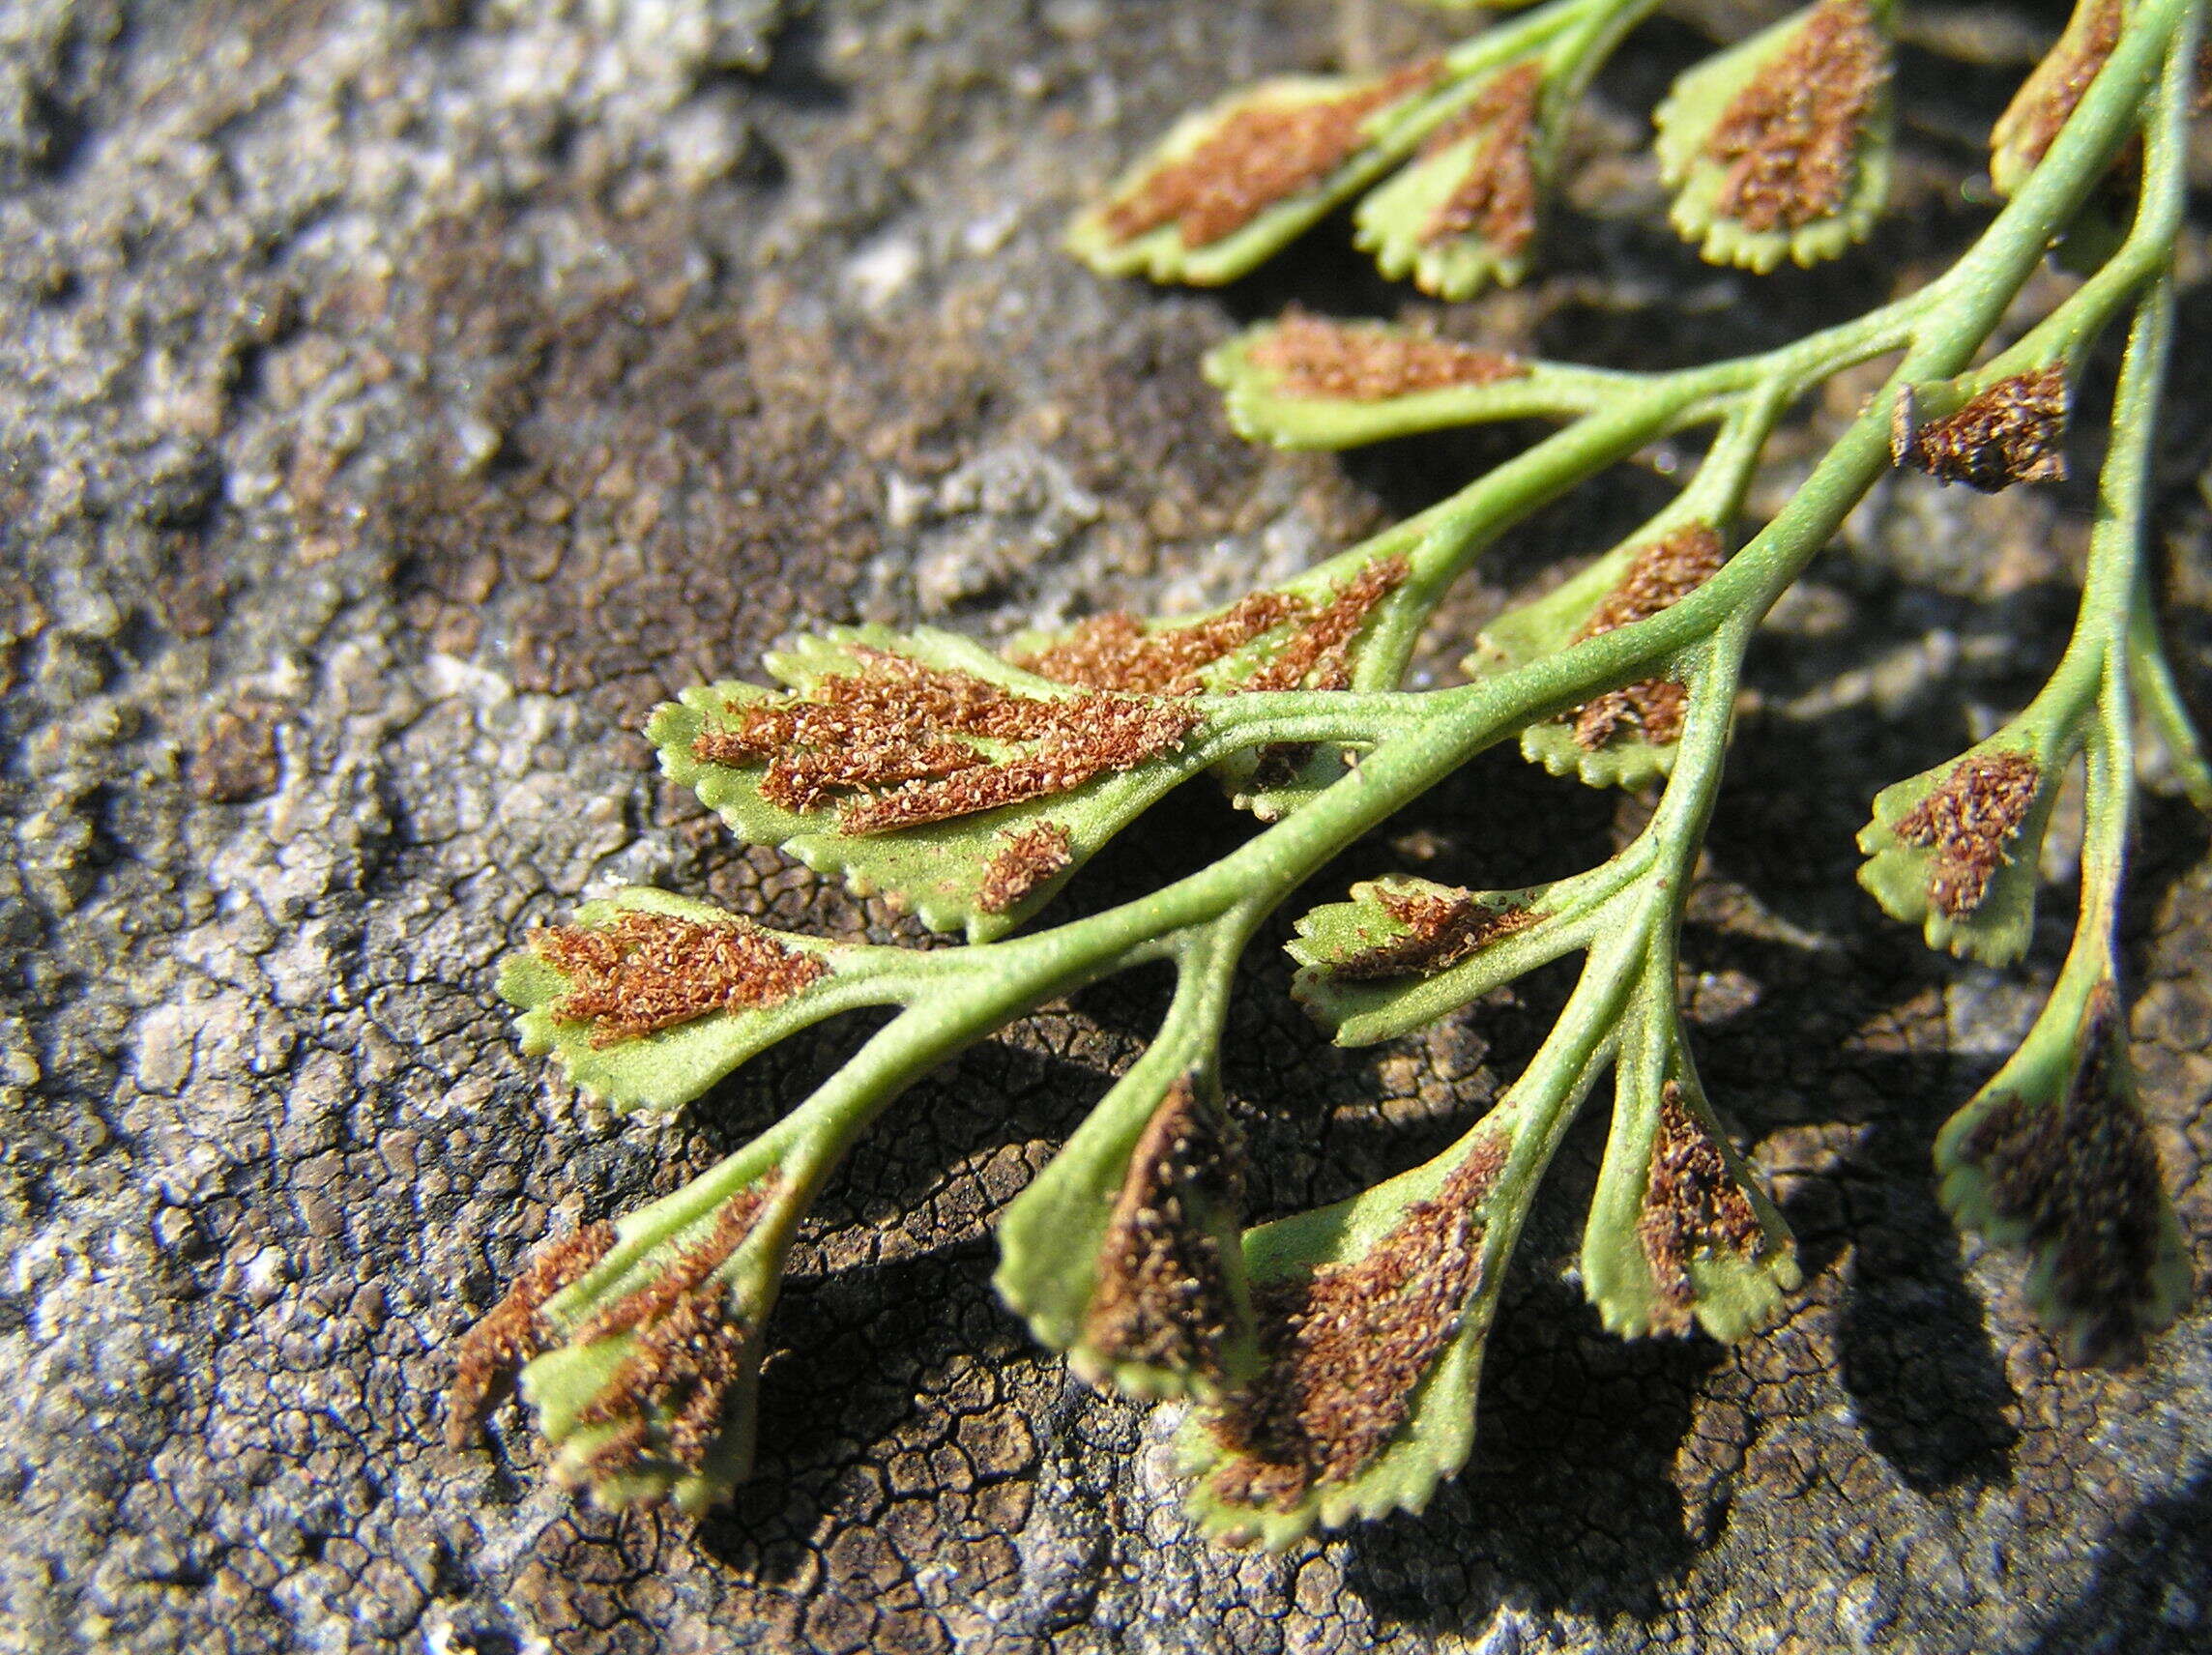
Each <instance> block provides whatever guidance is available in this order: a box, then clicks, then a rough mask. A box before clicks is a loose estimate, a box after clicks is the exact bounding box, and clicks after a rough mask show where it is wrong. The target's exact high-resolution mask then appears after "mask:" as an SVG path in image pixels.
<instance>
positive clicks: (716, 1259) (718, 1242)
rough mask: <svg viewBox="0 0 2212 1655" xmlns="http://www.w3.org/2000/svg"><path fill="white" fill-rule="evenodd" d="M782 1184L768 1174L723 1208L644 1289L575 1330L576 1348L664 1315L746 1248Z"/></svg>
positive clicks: (731, 1199) (726, 1203)
mask: <svg viewBox="0 0 2212 1655" xmlns="http://www.w3.org/2000/svg"><path fill="white" fill-rule="evenodd" d="M781 1181H782V1180H781V1178H780V1177H779V1176H776V1175H775V1174H772V1173H771V1174H770V1175H769V1176H766V1177H764V1178H762V1179H760V1180H759V1181H758V1182H757V1183H752V1184H748V1185H746V1186H745V1187H744V1188H743V1189H742V1190H740V1191H739V1192H738V1193H737V1194H736V1195H734V1196H732V1197H730V1199H729V1200H728V1201H725V1202H724V1203H722V1205H721V1206H720V1207H718V1208H717V1209H716V1210H715V1213H714V1219H713V1224H711V1225H710V1226H709V1227H708V1230H707V1233H706V1234H704V1235H702V1236H701V1237H700V1238H699V1239H698V1240H696V1241H694V1242H692V1243H691V1244H690V1245H689V1246H687V1247H684V1248H682V1249H680V1250H679V1251H677V1252H676V1253H675V1254H674V1255H673V1256H671V1257H670V1258H669V1260H668V1262H667V1263H664V1264H663V1265H661V1267H660V1268H659V1269H658V1271H656V1272H655V1275H654V1277H653V1279H652V1280H651V1281H649V1282H647V1283H646V1284H645V1286H643V1287H641V1288H639V1289H637V1290H636V1291H635V1292H628V1293H625V1294H624V1295H623V1296H622V1297H621V1298H619V1299H617V1300H615V1301H614V1302H613V1303H612V1304H610V1305H607V1306H606V1307H605V1308H603V1309H602V1310H600V1311H599V1312H597V1314H596V1315H594V1316H593V1317H592V1318H591V1319H590V1320H588V1321H585V1322H583V1323H582V1324H581V1325H579V1326H578V1327H577V1328H576V1331H575V1333H574V1335H573V1338H574V1339H575V1341H576V1343H578V1344H580V1345H589V1344H592V1343H593V1342H595V1341H596V1340H600V1339H605V1338H609V1337H611V1336H612V1335H614V1334H617V1333H622V1332H626V1331H627V1330H629V1329H631V1328H636V1327H640V1326H643V1325H645V1324H647V1323H649V1322H652V1321H655V1320H657V1319H658V1318H660V1317H662V1316H665V1315H666V1314H667V1313H668V1312H669V1310H671V1309H672V1308H673V1307H674V1306H675V1305H676V1304H677V1303H678V1301H680V1300H681V1299H683V1298H684V1295H685V1294H687V1293H690V1292H693V1291H695V1290H696V1289H697V1288H698V1287H699V1285H700V1284H701V1283H703V1282H704V1281H706V1279H707V1278H708V1277H709V1276H711V1275H713V1273H714V1271H715V1270H717V1269H719V1268H720V1267H721V1265H722V1263H723V1261H724V1260H726V1259H727V1258H729V1256H730V1255H731V1254H732V1253H735V1252H736V1251H737V1250H738V1249H739V1248H740V1247H742V1246H743V1245H744V1241H745V1237H746V1236H748V1235H750V1234H752V1231H753V1225H754V1224H755V1223H757V1222H758V1221H759V1218H760V1214H761V1208H763V1207H764V1206H766V1205H768V1201H769V1198H770V1197H771V1195H773V1194H774V1193H775V1191H776V1189H777V1187H778V1186H779V1185H780V1183H781Z"/></svg>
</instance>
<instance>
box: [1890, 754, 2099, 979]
mask: <svg viewBox="0 0 2212 1655" xmlns="http://www.w3.org/2000/svg"><path fill="white" fill-rule="evenodd" d="M2077 745H2078V741H2077V740H2075V739H2074V738H2073V737H2072V736H2071V735H2070V733H2068V732H2067V731H2066V729H2065V727H2064V726H2063V725H2059V726H2057V727H2055V728H2053V727H2052V725H2051V724H2050V723H2049V722H2048V721H2046V720H2043V719H2040V718H2030V717H2023V718H2022V719H2020V720H2017V721H2016V722H2014V723H2013V724H2011V725H2008V726H2006V728H2004V729H2003V730H2000V731H1998V732H1997V734H1995V735H1994V736H1992V737H1991V738H1990V739H1989V740H1986V741H1983V742H1981V743H1980V744H1979V745H1977V746H1975V747H1973V748H1971V749H1969V750H1968V751H1967V752H1965V753H1964V754H1962V755H1961V756H1960V757H1958V758H1956V759H1953V760H1952V761H1951V762H1950V763H1948V764H1944V765H1938V766H1936V768H1935V769H1930V770H1923V771H1922V772H1921V773H1920V774H1918V775H1916V776H1911V777H1908V778H1906V780H1904V781H1901V782H1898V783H1896V784H1894V785H1892V786H1890V787H1886V788H1883V789H1882V790H1881V792H1880V793H1878V794H1877V795H1876V796H1875V800H1874V819H1873V820H1872V821H1871V822H1869V823H1868V824H1867V825H1866V827H1862V828H1860V829H1859V835H1858V847H1859V849H1860V851H1862V852H1863V853H1865V855H1866V857H1867V860H1866V861H1865V862H1863V863H1861V864H1860V866H1859V872H1858V880H1859V884H1860V885H1862V886H1865V887H1866V889H1867V890H1868V891H1869V892H1870V893H1872V895H1873V896H1874V898H1875V900H1876V901H1877V902H1878V903H1880V904H1881V906H1882V910H1883V912H1885V913H1886V914H1888V915H1889V916H1890V917H1891V918H1893V919H1898V920H1902V921H1904V922H1905V923H1906V924H1913V923H1918V924H1919V925H1920V926H1921V930H1922V935H1924V936H1925V937H1926V938H1927V940H1928V945H1929V946H1930V947H1931V948H1948V949H1949V950H1950V951H1951V952H1952V953H1954V954H1956V955H1958V956H1959V957H1960V958H1962V959H1970V960H1979V961H1980V962H1981V963H1982V964H1984V965H1989V966H2001V965H2006V964H2009V963H2010V962H2011V961H2014V960H2017V959H2019V958H2020V956H2021V955H2022V954H2023V953H2024V952H2025V951H2026V948H2027V943H2028V937H2029V934H2030V932H2031V931H2032V929H2033V926H2034V920H2035V886H2036V882H2037V877H2038V875H2037V866H2036V864H2037V859H2038V857H2039V856H2040V854H2041V851H2042V847H2043V834H2044V830H2045V828H2046V827H2049V826H2050V822H2051V810H2052V805H2053V804H2054V803H2056V802H2057V798H2058V780H2059V777H2060V774H2061V773H2062V772H2063V771H2064V769H2065V768H2066V765H2067V762H2068V761H2069V760H2071V759H2072V757H2073V755H2074V751H2075V748H2076V746H2077Z"/></svg>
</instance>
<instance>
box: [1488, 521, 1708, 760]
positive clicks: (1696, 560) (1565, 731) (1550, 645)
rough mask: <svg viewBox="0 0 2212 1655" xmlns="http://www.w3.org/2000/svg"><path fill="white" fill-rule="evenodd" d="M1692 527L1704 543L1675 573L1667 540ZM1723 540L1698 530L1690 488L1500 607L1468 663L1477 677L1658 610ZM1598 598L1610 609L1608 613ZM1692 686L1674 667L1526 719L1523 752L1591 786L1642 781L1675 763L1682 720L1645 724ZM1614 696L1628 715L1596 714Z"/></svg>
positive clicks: (1683, 589) (1613, 702) (1687, 585)
mask: <svg viewBox="0 0 2212 1655" xmlns="http://www.w3.org/2000/svg"><path fill="white" fill-rule="evenodd" d="M1690 536H1695V537H1699V543H1700V546H1702V548H1703V549H1702V550H1700V549H1699V548H1698V547H1693V548H1692V556H1691V558H1690V560H1689V561H1688V562H1687V564H1686V566H1684V567H1682V568H1680V569H1678V570H1676V572H1675V573H1674V576H1672V577H1670V576H1669V575H1668V574H1667V572H1666V569H1665V567H1664V565H1665V563H1666V561H1667V552H1668V548H1669V547H1670V546H1679V545H1682V544H1684V543H1685V542H1684V539H1683V537H1690ZM1720 550H1721V547H1720V542H1719V540H1718V538H1717V537H1711V536H1710V534H1709V531H1702V530H1701V526H1700V524H1699V521H1698V518H1697V516H1696V503H1695V502H1693V501H1692V500H1691V498H1690V497H1689V496H1688V495H1685V496H1683V497H1682V498H1681V499H1680V500H1678V501H1677V502H1676V503H1675V505H1674V506H1673V507H1671V508H1669V509H1668V510H1667V511H1666V512H1664V513H1662V514H1661V515H1660V516H1659V517H1657V518H1654V519H1653V520H1652V521H1651V522H1650V523H1648V524H1646V525H1645V526H1644V528H1643V529H1641V530H1639V531H1638V532H1637V534H1636V535H1634V536H1632V537H1630V538H1629V539H1627V540H1625V541H1623V542H1622V543H1621V544H1620V545H1618V546H1615V548H1614V549H1613V550H1612V551H1610V552H1608V553H1606V554H1605V555H1604V556H1603V557H1601V558H1599V559H1598V560H1597V561H1596V562H1595V563H1593V564H1591V565H1590V566H1588V567H1587V568H1586V569H1584V570H1582V571H1581V572H1580V573H1578V574H1576V575H1574V576H1573V577H1571V578H1570V579H1568V580H1567V581H1565V582H1563V583H1562V584H1561V585H1560V586H1558V587H1557V589H1555V590H1554V591H1552V592H1549V593H1547V594H1545V595H1543V596H1542V597H1539V598H1537V599H1535V600H1534V601H1533V602H1529V603H1525V604H1523V605H1522V606H1521V607H1520V608H1518V609H1510V610H1507V611H1506V612H1505V613H1504V614H1502V615H1500V616H1499V617H1498V618H1497V619H1496V620H1495V621H1493V622H1492V623H1491V624H1489V625H1488V626H1486V627H1485V628H1484V629H1483V632H1482V636H1481V637H1480V638H1479V639H1478V640H1477V641H1476V648H1475V651H1474V653H1472V654H1470V655H1469V656H1468V657H1467V659H1466V660H1465V661H1463V662H1461V669H1462V670H1463V671H1465V672H1466V673H1467V674H1468V676H1469V677H1470V678H1487V677H1494V676H1496V675H1498V674H1499V673H1505V672H1510V671H1512V670H1513V669H1515V668H1517V667H1520V666H1524V665H1526V664H1527V663H1528V662H1530V661H1535V660H1541V659H1543V658H1544V657H1546V656H1548V655H1554V654H1557V653H1559V652H1560V651H1562V650H1565V649H1567V648H1569V647H1570V646H1572V645H1574V644H1576V643H1579V642H1580V641H1581V640H1582V639H1583V638H1585V637H1587V636H1591V635H1594V633H1596V632H1601V631H1609V630H1611V629H1612V628H1613V627H1614V626H1615V625H1625V624H1633V622H1635V621H1637V620H1642V619H1644V618H1645V617H1646V616H1647V615H1649V614H1656V613H1658V611H1659V610H1660V609H1663V608H1666V607H1668V606H1669V605H1670V604H1671V603H1673V602H1676V601H1679V600H1680V596H1681V595H1686V593H1687V592H1688V591H1689V590H1693V589H1694V588H1695V586H1696V584H1697V581H1698V579H1701V578H1703V574H1702V572H1701V571H1703V570H1707V569H1709V568H1710V567H1713V566H1717V563H1716V562H1715V560H1716V559H1717V558H1718V557H1719V555H1720ZM1640 571H1642V572H1641V573H1640ZM1639 593H1641V594H1642V597H1641V598H1639V597H1638V594H1639ZM1601 608H1602V609H1605V610H1606V611H1607V613H1604V614H1601ZM1686 694H1687V685H1686V684H1685V685H1680V686H1677V685H1676V684H1675V683H1674V680H1672V679H1671V678H1670V677H1669V676H1668V675H1667V674H1665V673H1663V672H1662V673H1654V674H1653V675H1652V676H1651V677H1650V678H1649V679H1646V680H1644V681H1643V682H1640V683H1637V684H1634V685H1629V686H1624V687H1623V688H1622V689H1619V690H1615V691H1609V692H1607V693H1606V694H1605V695H1602V696H1599V697H1593V698H1592V700H1591V701H1590V702H1589V703H1586V704H1585V706H1583V707H1578V708H1571V709H1569V710H1568V711H1566V712H1564V713H1561V714H1560V715H1559V716H1557V717H1556V718H1545V719H1538V720H1535V721H1534V722H1532V723H1529V724H1527V725H1524V726H1523V727H1522V731H1521V752H1522V756H1523V757H1525V758H1527V759H1528V760H1529V761H1530V762H1531V763H1534V764H1540V765H1542V766H1543V767H1544V768H1545V769H1547V770H1549V771H1550V772H1551V773H1552V774H1554V775H1574V776H1579V777H1580V778H1581V779H1582V780H1583V782H1585V783H1586V785H1588V786H1590V787H1641V786H1643V785H1644V783H1645V782H1648V781H1654V780H1657V779H1659V778H1660V777H1663V776H1665V775H1667V774H1668V773H1669V772H1670V771H1671V770H1672V769H1673V768H1674V750H1675V747H1676V745H1677V744H1678V740H1679V737H1678V730H1677V732H1676V733H1675V734H1674V735H1673V736H1670V737H1669V738H1668V739H1666V740H1658V739H1655V738H1654V731H1653V729H1652V728H1649V727H1647V726H1651V725H1657V728H1658V730H1659V731H1661V732H1664V731H1665V729H1666V726H1665V725H1663V724H1658V722H1657V721H1658V719H1659V717H1660V715H1661V713H1662V712H1664V711H1666V710H1667V709H1666V708H1665V707H1664V706H1662V703H1671V704H1674V705H1676V706H1678V705H1679V704H1681V703H1682V702H1683V700H1684V699H1685V698H1686ZM1645 703H1648V704H1649V707H1648V710H1647V711H1646V712H1645V713H1644V714H1639V713H1638V712H1637V711H1636V710H1637V708H1639V707H1641V706H1643V705H1644V704H1645ZM1609 706H1613V707H1616V708H1617V709H1619V710H1620V711H1621V713H1624V714H1625V715H1615V716H1614V717H1613V718H1611V719H1610V720H1607V721H1605V722H1601V723H1593V718H1594V717H1595V715H1596V714H1598V713H1600V712H1602V711H1604V710H1605V709H1606V708H1607V707H1609ZM1607 723H1610V725H1611V728H1610V729H1609V728H1607V727H1606V724H1607Z"/></svg>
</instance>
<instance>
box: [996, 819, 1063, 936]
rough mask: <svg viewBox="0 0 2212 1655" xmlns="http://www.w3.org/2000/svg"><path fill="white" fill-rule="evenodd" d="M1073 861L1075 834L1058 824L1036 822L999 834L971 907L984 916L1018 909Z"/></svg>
mask: <svg viewBox="0 0 2212 1655" xmlns="http://www.w3.org/2000/svg"><path fill="white" fill-rule="evenodd" d="M1074 861H1075V835H1074V834H1073V833H1071V832H1069V831H1068V829H1067V828H1066V827H1064V826H1062V824H1060V823H1058V822H1038V823H1033V824H1032V825H1031V826H1030V827H1024V828H1022V829H1020V830H1019V831H1016V832H1010V833H1002V834H1001V835H999V848H998V849H997V850H995V851H993V852H992V853H991V859H990V861H989V862H987V863H985V864H984V867H983V883H982V885H981V886H979V887H977V889H976V892H975V906H976V907H977V908H979V909H981V910H982V911H983V912H984V913H985V914H1004V913H1005V912H1006V911H1007V910H1008V909H1009V908H1016V907H1019V906H1020V905H1021V904H1022V903H1023V902H1025V901H1027V900H1028V898H1029V896H1030V893H1031V892H1033V891H1034V890H1035V889H1036V888H1037V887H1038V886H1041V885H1043V884H1044V883H1045V882H1046V881H1047V880H1051V879H1054V878H1057V877H1058V876H1059V875H1061V874H1062V873H1065V872H1066V871H1067V869H1068V868H1069V867H1070V866H1071V865H1072V864H1073V863H1074Z"/></svg>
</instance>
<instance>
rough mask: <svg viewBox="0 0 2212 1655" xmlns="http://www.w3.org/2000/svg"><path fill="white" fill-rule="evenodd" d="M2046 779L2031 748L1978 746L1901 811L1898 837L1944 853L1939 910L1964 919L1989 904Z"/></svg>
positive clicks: (1935, 878) (1937, 885) (1939, 866)
mask: <svg viewBox="0 0 2212 1655" xmlns="http://www.w3.org/2000/svg"><path fill="white" fill-rule="evenodd" d="M2042 782H2043V767H2042V766H2041V765H2039V764H2037V763H2036V762H2035V760H2034V759H2033V758H2032V757H2030V756H2029V755H2028V754H2026V753H2019V752H1994V753H1977V754H1974V755H1972V756H1970V757H1968V758H1965V759H1963V760H1961V761H1960V762H1959V763H1958V764H1957V765H1955V766H1953V767H1952V769H1951V773H1950V774H1949V775H1947V776H1945V777H1944V778H1943V779H1942V780H1941V781H1940V782H1938V783H1937V784H1936V786H1935V787H1934V788H1933V789H1932V790H1931V791H1930V792H1929V795H1928V797H1927V798H1923V799H1922V800H1921V801H1920V802H1919V803H1918V804H1916V805H1914V806H1913V807H1912V808H1911V809H1910V810H1908V811H1906V813H1905V814H1904V815H1903V816H1901V817H1899V818H1898V819H1897V827H1896V833H1897V836H1898V838H1900V839H1901V840H1903V841H1904V842H1905V843H1906V844H1907V845H1917V846H1920V847H1922V848H1923V849H1929V850H1933V851H1934V852H1935V853H1936V855H1935V866H1934V868H1933V869H1932V871H1931V872H1930V874H1929V879H1928V900H1929V901H1930V902H1932V903H1934V904H1935V906H1936V909H1937V910H1939V911H1940V912H1941V913H1943V914H1945V915H1949V916H1950V917H1951V918H1953V919H1957V918H1961V917H1963V916H1964V915H1968V914H1971V913H1973V911H1974V910H1975V909H1977V908H1979V907H1980V906H1981V905H1982V899H1983V898H1984V897H1985V896H1987V895H1988V894H1989V888H1990V881H1991V880H1992V879H1993V878H1994V877H1995V875H1996V871H1997V869H1998V868H2000V867H2002V866H2003V865H2004V864H2005V861H2006V857H2005V852H2004V847H2005V841H2006V840H2008V839H2010V838H2011V837H2012V836H2013V835H2014V834H2015V833H2017V832H2019V831H2020V825H2021V824H2022V823H2023V821H2025V820H2026V819H2027V813H2028V810H2029V808H2030V807H2031V806H2032V805H2033V804H2034V802H2035V795H2036V790H2037V789H2038V788H2039V787H2040V786H2041V785H2042Z"/></svg>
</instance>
